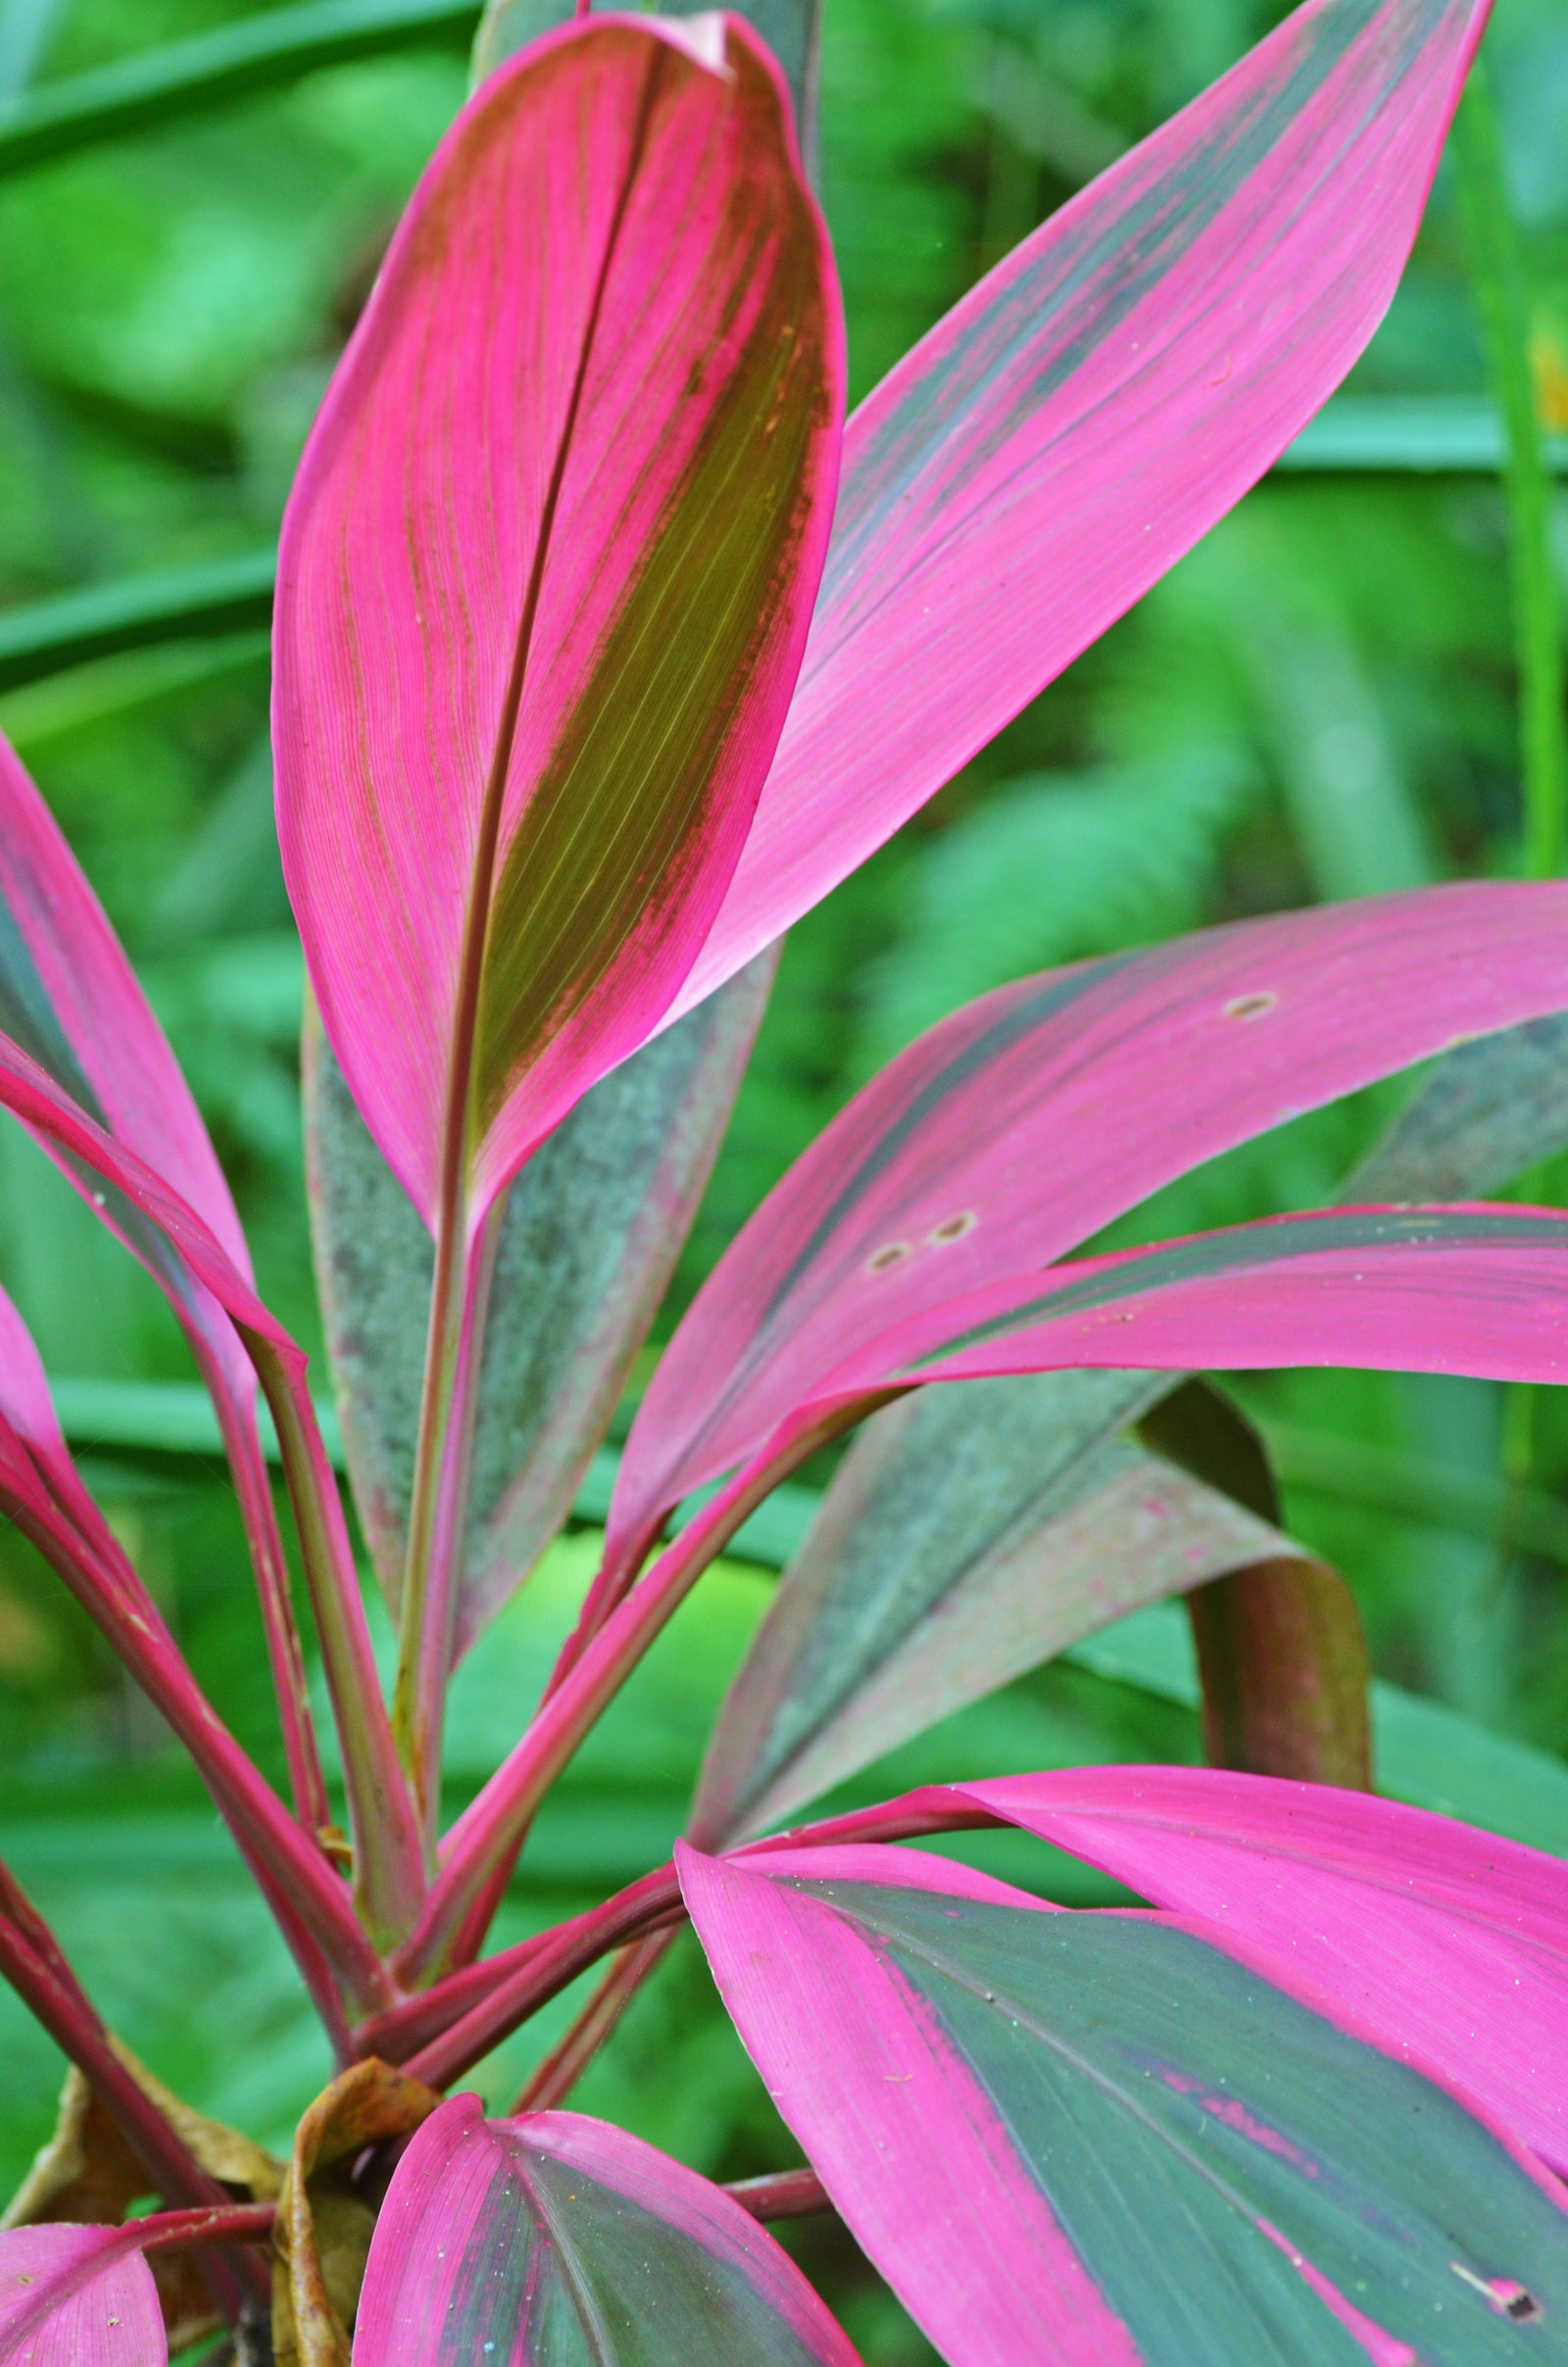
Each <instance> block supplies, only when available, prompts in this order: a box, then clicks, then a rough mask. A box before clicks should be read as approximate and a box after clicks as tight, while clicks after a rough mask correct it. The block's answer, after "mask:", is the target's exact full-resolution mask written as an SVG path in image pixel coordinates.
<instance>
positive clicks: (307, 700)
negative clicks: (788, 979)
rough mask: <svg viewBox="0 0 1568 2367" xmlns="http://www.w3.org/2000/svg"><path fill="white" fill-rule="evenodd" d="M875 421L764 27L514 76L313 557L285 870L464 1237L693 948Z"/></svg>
mask: <svg viewBox="0 0 1568 2367" xmlns="http://www.w3.org/2000/svg"><path fill="white" fill-rule="evenodd" d="M544 225H548V229H547V232H546V231H545V229H544ZM842 404H843V332H842V325H841V322H840V318H839V310H838V296H837V287H836V282H835V279H834V275H833V266H832V260H831V256H830V254H829V251H828V247H827V241H826V234H825V231H824V229H823V226H822V223H821V221H820V218H819V216H818V214H817V212H816V208H815V206H814V203H813V202H812V200H811V198H810V196H809V192H808V191H807V189H806V186H805V183H804V181H803V179H802V176H801V171H800V163H799V158H798V156H797V154H796V151H795V144H794V137H793V133H792V130H791V128H790V124H789V122H788V107H787V100H786V97H785V94H784V91H783V88H782V85H781V83H780V80H779V77H778V74H777V70H776V69H775V68H774V66H773V65H772V63H771V61H770V60H769V59H768V58H767V56H766V53H765V52H764V51H763V50H762V49H761V48H760V45H759V44H758V42H757V41H756V39H755V37H754V36H753V35H752V34H751V33H750V32H749V31H748V29H747V28H746V27H745V25H743V24H742V23H741V22H740V20H738V19H735V18H719V17H709V18H703V19H699V20H694V21H692V22H691V23H690V24H689V25H687V24H678V23H676V22H675V21H673V20H668V21H665V20H657V19H654V20H650V19H638V18H630V17H627V18H616V17H614V16H608V17H603V18H595V19H593V20H592V21H591V22H587V23H583V24H579V25H572V26H569V27H567V28H564V30H562V31H559V32H557V33H553V34H550V35H547V36H546V37H545V38H544V39H542V40H541V41H539V42H537V43H535V44H534V45H533V46H532V47H531V48H530V49H529V50H528V51H526V52H525V53H524V54H523V55H522V56H521V57H519V58H517V59H515V60H513V61H512V62H510V63H509V64H507V65H505V66H503V67H502V68H501V69H500V70H499V71H498V72H497V73H496V74H493V75H491V76H490V78H489V79H488V80H487V81H486V82H485V83H484V85H483V86H482V88H481V89H480V91H479V92H478V94H477V95H476V96H475V98H474V99H473V100H472V101H471V102H470V104H469V106H468V107H467V109H466V111H465V113H464V115H463V116H462V117H461V118H460V119H459V122H458V123H457V124H456V125H455V126H454V128H453V130H452V131H451V133H450V134H449V135H448V137H447V139H446V140H445V141H444V142H443V144H442V146H441V148H440V150H439V151H438V153H437V155H436V158H435V160H434V162H433V163H432V165H431V166H430V168H429V170H428V171H427V173H425V175H424V178H423V180H422V181H421V183H420V185H419V188H418V190H417V193H416V196H415V198H414V201H413V203H412V205H411V207H410V209H409V211H408V213H407V214H406V216H405V218H404V221H403V223H402V225H401V227H400V229H399V232H398V235H397V237H396V239H395V240H394V242H393V246H392V249H391V252H390V254H389V256H388V258H387V261H386V264H385V266H384V268H383V271H382V273H381V276H380V279H379V281H378V283H377V288H376V292H375V295H374V296H373V297H372V299H371V302H370V304H369V306H368V310H367V312H366V314H365V316H364V319H363V320H362V321H361V323H360V327H359V329H358V331H357V333H356V335H355V338H354V340H353V342H352V344H351V346H350V348H349V352H348V354H347V356H346V358H345V360H344V363H343V365H342V367H341V369H340V370H339V371H338V374H337V376H336V378H335V379H334V381H333V385H332V388H331V390H330V392H329V394H328V396H327V399H326V402H325V404H324V406H323V409H322V411H321V414H320V416H319V419H318V421H317V424H316V427H315V429H314V431H313V434H312V436H311V440H310V442H309V444H308V446H307V450H306V454H305V458H304V461H303V464H302V467H301V470H300V475H299V478H298V480H297V483H296V486H295V490H294V494H293V497H292V500H291V502H290V505H289V510H288V514H287V517H286V518H285V522H284V530H283V540H282V548H281V553H280V558H279V583H278V604H277V623H276V652H275V665H276V672H275V692H274V710H275V736H276V745H277V768H278V770H277V778H278V816H279V830H280V836H281V840H282V847H283V858H284V865H285V869H286V872H287V876H288V880H289V885H290V890H291V893H292V896H293V899H294V904H295V910H296V912H297V913H298V915H299V919H300V924H301V930H302V934H303V936H304V939H305V945H306V952H307V958H308V961H309V963H310V968H311V975H312V980H313V983H314V985H315V988H316V992H317V996H318V1000H319V1005H320V1009H321V1012H322V1017H323V1020H324V1022H325V1026H326V1031H327V1035H328V1038H329V1040H330V1041H331V1043H332V1046H333V1049H334V1051H335V1052H336V1054H337V1056H338V1059H339V1060H340V1061H341V1062H342V1065H343V1068H344V1071H345V1074H346V1075H347V1077H348V1079H349V1083H350V1085H351V1087H352V1089H353V1092H354V1096H355V1099H356V1101H357V1103H358V1104H359V1107H360V1109H361V1110H362V1111H363V1112H364V1114H365V1117H366V1119H367V1121H368V1124H369V1126H370V1129H371V1132H372V1133H373V1134H374V1136H375V1138H376V1140H377V1142H378V1143H379V1144H380V1147H381V1149H382V1151H383V1152H384V1153H385V1155H386V1157H387V1159H389V1161H390V1163H391V1164H392V1166H393V1168H394V1169H395V1171H396V1172H397V1174H398V1175H399V1177H400V1178H401V1180H402V1181H403V1183H404V1185H405V1187H406V1189H407V1190H408V1192H409V1195H410V1197H411V1199H412V1200H413V1201H414V1203H415V1205H416V1207H417V1208H418V1209H419V1211H420V1213H421V1215H422V1216H423V1217H424V1218H425V1220H426V1222H427V1223H429V1224H431V1225H432V1227H435V1228H437V1229H439V1230H449V1229H452V1228H453V1227H458V1228H460V1229H461V1228H464V1227H466V1228H469V1229H471V1228H472V1227H474V1226H476V1225H477V1224H478V1223H479V1222H480V1221H481V1220H482V1218H483V1216H484V1213H485V1211H486V1209H487V1208H488V1207H489V1205H490V1203H491V1202H492V1201H493V1199H494V1197H495V1194H496V1193H497V1191H498V1190H499V1189H500V1188H501V1187H502V1186H503V1185H504V1184H505V1183H506V1182H507V1181H508V1180H509V1179H510V1177H511V1176H512V1175H513V1174H514V1173H515V1170H516V1168H517V1167H518V1165H519V1164H520V1163H521V1161H522V1160H523V1159H524V1158H525V1157H526V1156H527V1154H528V1152H529V1151H530V1150H531V1149H532V1148H533V1147H534V1146H535V1144H537V1143H538V1142H539V1141H540V1140H541V1139H542V1138H543V1136H544V1135H545V1134H547V1133H548V1132H549V1131H550V1129H551V1128H552V1127H553V1126H554V1125H555V1123H556V1122H557V1121H558V1120H559V1119H560V1118H561V1117H562V1116H563V1115H564V1113H565V1111H566V1110H568V1109H569V1108H570V1107H571V1105H572V1104H573V1103H574V1102H575V1101H576V1100H577V1099H578V1098H579V1097H580V1096H581V1094H582V1093H583V1092H584V1091H585V1090H586V1089H587V1087H588V1086H589V1085H591V1084H592V1083H593V1082H594V1080H595V1078H596V1077H597V1076H599V1075H602V1074H603V1073H604V1072H605V1071H606V1070H608V1069H609V1068H610V1067H612V1066H613V1065H614V1063H615V1062H616V1061H617V1060H621V1059H622V1058H624V1056H625V1055H626V1054H628V1053H629V1052H631V1051H633V1050H634V1049H635V1048H636V1046H637V1045H638V1044H639V1043H641V1042H642V1041H643V1040H644V1039H645V1038H646V1037H647V1036H648V1035H649V1034H650V1033H651V1032H652V1031H653V1028H654V1027H655V1026H656V1025H657V1023H658V1021H659V1020H660V1019H661V1018H662V1016H663V1014H664V1013H665V1011H667V1010H668V1008H669V1006H670V1004H671V1002H672V1000H673V998H674V996H675V994H676V992H677V990H678V989H679V987H680V986H681V984H682V982H683V980H684V978H685V976H686V974H687V971H688V970H689V968H690V965H691V962H692V961H693V960H694V959H695V956H696V953H697V950H698V947H699V946H700V944H701V942H702V938H703V936H704V935H705V934H706V932H707V929H708V927H709V925H710V923H711V919H712V917H713V915H714V913H715V912H716V910H717V906H718V902H719V899H720V898H721V896H722V894H723V892H724V890H725V888H726V887H727V885H728V883H729V880H730V877H731V875H732V874H733V871H734V868H735V864H736V863H737V862H738V860H739V857H740V850H741V846H742V843H743V841H744V839H745V835H746V832H747V829H748V827H749V826H750V822H751V817H752V814H753V812H754V810H755V807H756V803H757V799H758V797H759V795H760V791H761V785H762V779H763V776H764V774H765V772H766V769H767V766H768V764H769V762H770V760H771V758H772V754H773V750H774V747H775V745H776V742H777V739H778V734H779V731H780V730H781V729H782V726H783V721H784V714H785V709H786V707H787V705H788V701H789V696H790V693H791V690H792V689H793V687H794V682H795V675H796V672H797V669H798V667H799V664H800V659H801V653H802V650H803V648H804V646H805V638H806V631H807V626H808V623H809V616H810V608H811V602H812V599H813V597H814V595H815V590H816V583H817V578H818V575H819V573H820V569H821V564H822V558H823V554H824V552H825V548H826V542H827V533H828V526H829V522H830V514H831V509H832V501H833V492H834V486H835V482H836V476H837V463H838V444H839V435H840V421H841V417H842ZM443 1210H444V1211H445V1212H444V1214H443V1212H442V1211H443Z"/></svg>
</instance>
